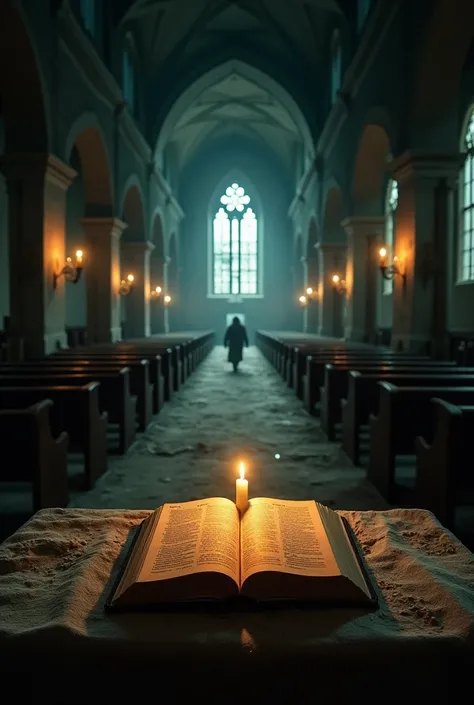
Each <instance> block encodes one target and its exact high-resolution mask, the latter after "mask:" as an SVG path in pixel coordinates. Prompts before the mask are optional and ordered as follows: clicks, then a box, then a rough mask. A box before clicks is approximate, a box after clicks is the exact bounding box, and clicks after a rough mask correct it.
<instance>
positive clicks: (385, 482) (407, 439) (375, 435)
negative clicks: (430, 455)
mask: <svg viewBox="0 0 474 705" xmlns="http://www.w3.org/2000/svg"><path fill="white" fill-rule="evenodd" d="M472 384H473V386H464V387H462V386H460V384H459V380H456V382H455V383H454V380H453V381H452V383H451V386H450V387H448V386H445V387H443V386H441V387H440V386H431V387H428V386H426V387H415V386H413V387H397V386H395V385H394V384H391V383H390V382H379V387H380V399H379V412H378V415H377V416H374V415H372V414H371V416H370V419H369V422H370V456H369V465H368V470H367V479H368V480H369V481H370V482H371V483H372V484H373V485H374V487H376V489H377V490H378V491H379V492H380V494H381V495H382V497H384V498H385V499H386V500H387V501H388V502H390V503H391V504H394V503H396V501H397V498H396V493H395V489H396V484H395V470H396V466H395V461H396V457H397V455H411V456H414V455H415V444H416V438H417V436H423V438H425V439H427V440H428V442H430V441H431V439H432V438H433V432H434V419H433V408H432V405H431V400H432V399H433V398H434V397H439V398H442V399H443V400H444V401H448V402H451V403H452V404H461V405H471V404H472V403H474V380H473V383H472Z"/></svg>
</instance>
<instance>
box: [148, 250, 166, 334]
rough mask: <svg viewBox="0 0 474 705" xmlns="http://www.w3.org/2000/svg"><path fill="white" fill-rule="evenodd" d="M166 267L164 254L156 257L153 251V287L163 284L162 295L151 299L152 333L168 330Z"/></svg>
mask: <svg viewBox="0 0 474 705" xmlns="http://www.w3.org/2000/svg"><path fill="white" fill-rule="evenodd" d="M165 269H166V259H165V257H163V256H160V257H156V256H154V254H153V253H151V259H150V283H151V288H152V289H155V288H156V287H157V286H161V296H157V297H156V298H153V299H150V327H151V334H152V335H153V334H159V333H165V332H166V320H165V319H166V314H167V309H166V308H165V306H164V305H163V299H164V297H165V295H166V286H165V281H166V277H165Z"/></svg>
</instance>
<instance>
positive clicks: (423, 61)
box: [411, 0, 474, 151]
mask: <svg viewBox="0 0 474 705" xmlns="http://www.w3.org/2000/svg"><path fill="white" fill-rule="evenodd" d="M473 26H474V3H472V2H467V3H466V2H463V0H437V2H436V7H435V8H434V10H433V12H432V16H431V19H430V21H429V23H428V27H427V30H426V34H425V36H424V38H422V43H421V49H420V52H419V56H418V67H417V70H416V71H415V72H414V76H415V78H414V82H413V87H412V105H411V110H412V120H413V125H414V131H415V137H416V139H417V142H418V141H422V140H425V141H427V142H428V143H429V144H432V145H433V146H440V145H442V146H443V148H444V149H446V150H452V151H455V150H456V148H457V145H458V139H459V138H458V127H459V126H458V110H457V105H458V96H459V91H460V82H461V78H462V67H463V64H464V61H465V59H466V56H467V54H468V51H469V47H470V44H471V42H472V27H473Z"/></svg>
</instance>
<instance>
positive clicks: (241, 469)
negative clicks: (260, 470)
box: [239, 463, 245, 480]
mask: <svg viewBox="0 0 474 705" xmlns="http://www.w3.org/2000/svg"><path fill="white" fill-rule="evenodd" d="M239 473H240V479H241V480H245V465H244V463H239Z"/></svg>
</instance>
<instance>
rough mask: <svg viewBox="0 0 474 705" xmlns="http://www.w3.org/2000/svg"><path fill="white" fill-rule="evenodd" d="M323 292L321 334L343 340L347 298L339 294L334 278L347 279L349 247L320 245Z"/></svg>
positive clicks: (320, 309)
mask: <svg viewBox="0 0 474 705" xmlns="http://www.w3.org/2000/svg"><path fill="white" fill-rule="evenodd" d="M318 251H319V257H320V260H319V265H320V272H321V280H322V287H321V289H322V291H321V296H320V298H319V302H320V304H319V334H320V335H324V336H330V337H336V338H342V337H343V335H344V317H345V315H344V310H345V296H344V294H339V293H338V292H337V291H336V290H335V288H334V285H333V281H332V278H333V276H334V275H335V274H338V275H339V276H340V277H341V279H344V278H345V271H346V251H347V245H346V244H345V243H339V242H320V243H318Z"/></svg>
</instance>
